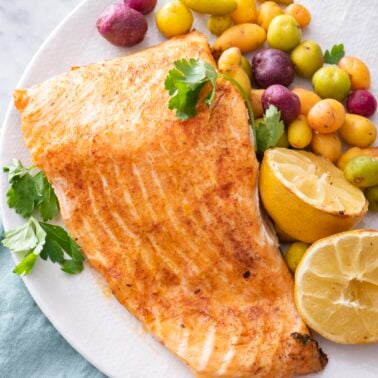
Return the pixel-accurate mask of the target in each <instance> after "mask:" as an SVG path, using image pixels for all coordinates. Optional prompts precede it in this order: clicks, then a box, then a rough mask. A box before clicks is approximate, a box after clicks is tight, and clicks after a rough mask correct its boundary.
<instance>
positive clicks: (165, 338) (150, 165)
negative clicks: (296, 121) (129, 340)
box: [15, 32, 326, 378]
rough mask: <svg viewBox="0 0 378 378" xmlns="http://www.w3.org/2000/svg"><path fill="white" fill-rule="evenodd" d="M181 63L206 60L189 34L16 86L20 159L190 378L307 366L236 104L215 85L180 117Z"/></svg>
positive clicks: (288, 280)
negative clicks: (48, 187)
mask: <svg viewBox="0 0 378 378" xmlns="http://www.w3.org/2000/svg"><path fill="white" fill-rule="evenodd" d="M182 58H198V59H202V60H204V61H206V62H208V63H210V64H213V65H214V64H215V63H214V61H213V58H212V56H211V52H210V48H209V46H208V43H207V40H206V38H205V37H204V36H203V35H202V34H199V33H196V32H193V33H191V34H188V35H187V36H183V37H179V38H175V39H172V40H169V41H167V42H165V43H163V44H162V45H160V46H157V47H153V48H150V49H148V50H145V51H142V52H140V53H137V54H134V55H132V56H128V57H124V58H118V59H114V60H111V61H107V62H104V63H100V64H93V65H90V66H87V67H81V68H78V69H75V70H73V71H71V72H68V73H66V74H63V75H61V76H57V77H54V78H52V79H50V80H47V81H45V82H44V83H42V84H39V85H36V86H33V87H31V88H29V89H25V90H19V91H16V93H15V103H16V106H17V108H18V109H19V111H20V113H21V117H22V130H23V134H24V137H25V142H26V144H27V147H28V148H29V150H30V151H31V154H32V158H33V161H34V162H35V164H37V165H38V167H39V168H41V169H42V170H43V171H44V172H45V174H46V175H47V177H48V179H49V180H50V182H51V183H52V184H53V186H54V188H55V191H56V193H57V196H58V199H59V203H60V206H61V212H62V216H63V219H64V222H65V225H66V226H67V228H68V230H69V231H70V233H71V234H72V235H73V237H74V238H75V239H76V240H77V241H78V243H79V244H80V245H81V247H82V248H83V250H84V252H85V254H86V256H87V257H88V260H89V262H90V264H91V265H92V266H93V267H95V268H96V269H98V270H99V271H100V272H101V273H102V275H103V276H104V277H105V279H106V280H107V281H108V283H109V285H110V287H111V289H112V291H113V293H114V295H115V296H116V297H117V299H118V300H119V301H120V302H121V303H122V304H123V305H124V306H125V307H126V308H127V310H128V311H130V312H131V313H132V314H134V315H135V316H136V317H137V318H138V319H139V320H140V321H141V322H143V324H144V326H145V327H146V329H147V330H148V331H149V332H151V333H152V334H153V335H154V336H155V337H156V338H157V339H158V340H160V341H161V342H162V343H163V344H164V345H165V346H166V347H167V348H169V349H170V350H171V351H172V352H173V353H175V354H176V355H177V356H178V357H179V358H181V359H182V360H183V361H184V362H185V363H186V364H187V365H189V367H190V368H191V369H192V370H193V372H194V373H195V374H196V375H198V376H201V377H232V378H234V377H291V376H294V375H300V374H307V373H311V372H316V371H319V370H321V369H322V368H323V367H324V365H325V363H326V357H325V355H324V354H323V353H322V352H321V350H320V349H319V348H318V346H317V344H316V342H315V341H313V340H312V339H311V338H309V337H306V336H303V335H307V334H308V333H309V331H308V329H307V328H306V326H305V324H304V323H303V321H302V320H301V319H300V317H299V316H298V313H297V311H296V309H295V306H294V301H293V280H292V277H291V275H290V273H289V272H288V269H287V267H286V265H285V263H284V261H283V259H282V256H281V253H280V251H279V248H278V245H277V241H276V239H275V237H274V236H273V234H272V232H271V231H270V228H269V227H268V226H267V225H266V224H265V222H264V219H263V217H262V215H261V212H260V208H259V199H258V192H257V176H258V162H257V160H256V156H255V153H254V148H253V141H252V140H251V133H250V128H249V125H248V116H247V111H246V109H245V106H244V103H243V100H242V98H241V97H240V96H239V94H238V92H237V90H236V89H235V88H234V87H233V86H232V85H231V84H229V83H226V82H223V81H219V82H218V84H217V92H216V99H215V102H214V104H213V105H212V106H211V107H210V108H207V107H206V106H200V107H199V113H198V115H197V116H196V117H195V118H192V119H189V120H188V121H186V122H181V121H179V120H178V119H177V118H176V117H175V114H174V112H173V111H170V110H169V109H168V101H169V98H168V94H167V92H166V90H165V89H164V80H165V77H166V76H167V74H168V72H169V70H170V69H171V68H172V67H173V62H174V61H176V60H178V59H182ZM298 335H299V336H298ZM302 336H303V337H302Z"/></svg>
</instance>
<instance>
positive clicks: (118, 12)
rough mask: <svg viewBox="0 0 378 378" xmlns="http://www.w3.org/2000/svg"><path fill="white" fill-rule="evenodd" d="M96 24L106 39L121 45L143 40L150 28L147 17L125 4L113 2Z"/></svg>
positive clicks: (131, 44) (128, 45) (130, 44)
mask: <svg viewBox="0 0 378 378" xmlns="http://www.w3.org/2000/svg"><path fill="white" fill-rule="evenodd" d="M96 26H97V29H98V31H99V33H100V34H101V35H102V36H103V37H104V38H105V39H107V40H108V41H109V42H110V43H112V44H113V45H115V46H121V47H126V46H127V47H130V46H134V45H136V44H138V43H139V42H142V41H143V39H144V36H145V35H146V33H147V29H148V25H147V21H146V19H145V17H144V16H143V15H142V14H141V13H139V12H137V11H136V10H135V9H131V8H129V7H126V6H125V4H112V5H110V6H109V7H108V8H106V9H105V10H104V12H103V13H102V14H101V16H100V18H99V19H98V20H97V23H96Z"/></svg>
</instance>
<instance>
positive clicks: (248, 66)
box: [241, 55, 253, 81]
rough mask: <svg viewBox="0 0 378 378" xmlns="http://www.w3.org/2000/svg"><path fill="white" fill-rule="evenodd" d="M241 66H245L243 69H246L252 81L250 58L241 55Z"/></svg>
mask: <svg viewBox="0 0 378 378" xmlns="http://www.w3.org/2000/svg"><path fill="white" fill-rule="evenodd" d="M241 66H242V67H243V70H244V71H245V73H246V74H247V75H248V77H249V80H251V81H252V77H253V71H252V65H251V63H250V62H249V60H248V59H247V58H246V57H245V56H243V55H242V57H241Z"/></svg>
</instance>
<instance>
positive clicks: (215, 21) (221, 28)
mask: <svg viewBox="0 0 378 378" xmlns="http://www.w3.org/2000/svg"><path fill="white" fill-rule="evenodd" d="M231 26H232V20H231V17H230V16H228V15H227V16H210V18H209V21H207V28H208V29H209V31H210V33H211V34H214V35H221V34H222V33H223V32H225V31H226V30H227V29H228V28H230V27H231Z"/></svg>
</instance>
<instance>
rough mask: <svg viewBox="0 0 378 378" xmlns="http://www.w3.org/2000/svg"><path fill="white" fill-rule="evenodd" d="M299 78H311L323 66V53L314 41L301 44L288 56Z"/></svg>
mask: <svg viewBox="0 0 378 378" xmlns="http://www.w3.org/2000/svg"><path fill="white" fill-rule="evenodd" d="M290 58H291V61H292V62H293V64H294V69H295V71H296V72H297V74H298V75H299V76H302V77H306V78H311V77H312V75H313V74H314V73H315V72H316V71H317V70H318V69H319V68H320V67H322V66H323V51H322V49H321V47H320V46H319V45H318V44H317V43H316V42H314V41H303V42H301V43H300V44H299V45H298V46H297V47H296V48H295V49H294V50H293V51H292V52H291V54H290Z"/></svg>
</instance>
